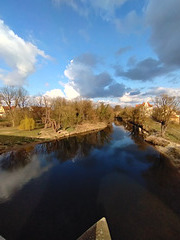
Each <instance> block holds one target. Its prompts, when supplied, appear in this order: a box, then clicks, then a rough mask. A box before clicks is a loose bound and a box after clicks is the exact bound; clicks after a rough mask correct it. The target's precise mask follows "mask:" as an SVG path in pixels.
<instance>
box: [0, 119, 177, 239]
mask: <svg viewBox="0 0 180 240" xmlns="http://www.w3.org/2000/svg"><path fill="white" fill-rule="evenodd" d="M179 179H180V176H179V174H178V172H177V171H176V169H174V167H173V166H172V165H171V163H170V162H169V160H168V159H164V158H163V157H162V156H161V155H160V154H159V153H158V152H157V151H156V150H155V149H154V148H153V147H151V146H149V145H148V144H147V143H145V142H144V141H143V139H142V138H141V137H138V136H137V135H135V134H134V133H133V134H131V133H130V132H129V131H126V130H125V128H124V127H123V126H122V125H120V124H119V123H118V124H116V125H113V127H110V128H107V129H105V130H103V131H100V132H97V133H93V134H88V135H84V136H77V137H72V138H69V139H63V140H60V141H52V142H49V143H44V144H38V145H36V147H35V148H34V150H33V151H28V150H26V149H24V150H21V151H19V152H13V153H7V154H4V155H2V156H1V158H0V216H1V218H0V235H2V236H3V237H5V238H7V239H8V240H11V239H13V240H14V239H19V240H20V239H26V240H30V239H43V240H46V239H63V240H70V239H76V238H78V237H79V236H80V235H81V234H82V233H83V232H84V231H85V230H87V229H88V228H89V227H90V226H92V225H93V224H94V223H95V222H96V221H98V220H99V219H100V218H102V217H103V216H105V217H106V219H107V222H108V225H109V228H110V232H111V235H112V239H113V240H116V239H117V240H119V239H126V240H131V239H133V240H134V239H141V240H147V239H167V240H175V239H180V211H179V210H180V180H179Z"/></svg>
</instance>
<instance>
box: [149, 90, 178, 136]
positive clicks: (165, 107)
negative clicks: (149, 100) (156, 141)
mask: <svg viewBox="0 0 180 240" xmlns="http://www.w3.org/2000/svg"><path fill="white" fill-rule="evenodd" d="M154 105H155V108H154V111H153V115H152V116H153V118H154V120H155V121H157V122H159V123H161V135H162V137H164V135H165V132H166V129H167V127H168V124H169V122H170V119H171V116H172V115H173V114H175V113H176V110H177V107H178V105H179V98H177V97H170V96H168V95H166V94H163V95H161V96H159V97H156V98H155V100H154Z"/></svg>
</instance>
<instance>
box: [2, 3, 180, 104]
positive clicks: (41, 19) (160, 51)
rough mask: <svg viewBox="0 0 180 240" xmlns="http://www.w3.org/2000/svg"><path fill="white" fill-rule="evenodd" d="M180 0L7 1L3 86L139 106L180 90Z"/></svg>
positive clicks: (3, 44) (3, 4)
mask: <svg viewBox="0 0 180 240" xmlns="http://www.w3.org/2000/svg"><path fill="white" fill-rule="evenodd" d="M179 12H180V3H179V0H164V1H161V2H158V5H157V1H156V0H26V1H22V0H16V1H14V0H6V1H0V87H2V86H4V85H21V86H24V87H25V88H26V89H27V90H28V92H29V93H30V94H31V95H39V94H46V95H49V96H51V97H56V96H64V97H66V98H68V99H73V98H74V97H77V96H81V97H83V98H90V99H94V100H95V101H97V100H103V101H107V102H115V103H119V104H123V105H124V104H136V103H139V102H141V101H146V100H151V98H153V97H155V96H156V95H159V94H162V93H168V94H170V95H176V96H177V95H180V78H179V77H180V71H179V67H180V44H179V39H180V24H179V23H180V15H179Z"/></svg>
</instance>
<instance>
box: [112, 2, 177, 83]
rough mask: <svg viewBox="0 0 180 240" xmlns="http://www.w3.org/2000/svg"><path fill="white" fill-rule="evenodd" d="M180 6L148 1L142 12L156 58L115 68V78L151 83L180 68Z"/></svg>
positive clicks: (174, 3) (172, 3)
mask: <svg viewBox="0 0 180 240" xmlns="http://www.w3.org/2000/svg"><path fill="white" fill-rule="evenodd" d="M179 12H180V4H179V0H173V1H170V0H164V1H160V2H159V3H158V7H157V1H156V0H150V1H149V2H148V5H147V8H146V10H145V13H144V19H145V22H146V26H147V27H149V28H150V30H151V37H150V44H151V46H152V47H153V49H154V51H155V53H156V54H157V59H153V58H146V59H144V60H141V61H139V62H137V63H136V64H135V65H134V66H131V65H129V63H127V67H130V68H128V69H127V70H122V68H121V66H116V68H115V71H116V75H117V76H119V77H125V78H127V79H130V80H140V81H151V80H153V79H154V78H155V77H159V76H163V75H164V76H165V75H166V74H168V73H171V72H174V71H176V70H178V69H179V67H180V44H179V39H180V24H179V23H180V14H179Z"/></svg>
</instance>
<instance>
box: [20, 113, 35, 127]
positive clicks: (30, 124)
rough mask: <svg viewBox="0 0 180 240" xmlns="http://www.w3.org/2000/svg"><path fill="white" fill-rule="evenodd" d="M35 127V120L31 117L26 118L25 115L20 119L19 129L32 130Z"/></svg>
mask: <svg viewBox="0 0 180 240" xmlns="http://www.w3.org/2000/svg"><path fill="white" fill-rule="evenodd" d="M34 128H35V121H34V119H33V118H28V117H27V116H26V117H25V119H23V120H21V122H20V125H19V129H20V130H29V131H30V130H33V129H34Z"/></svg>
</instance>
